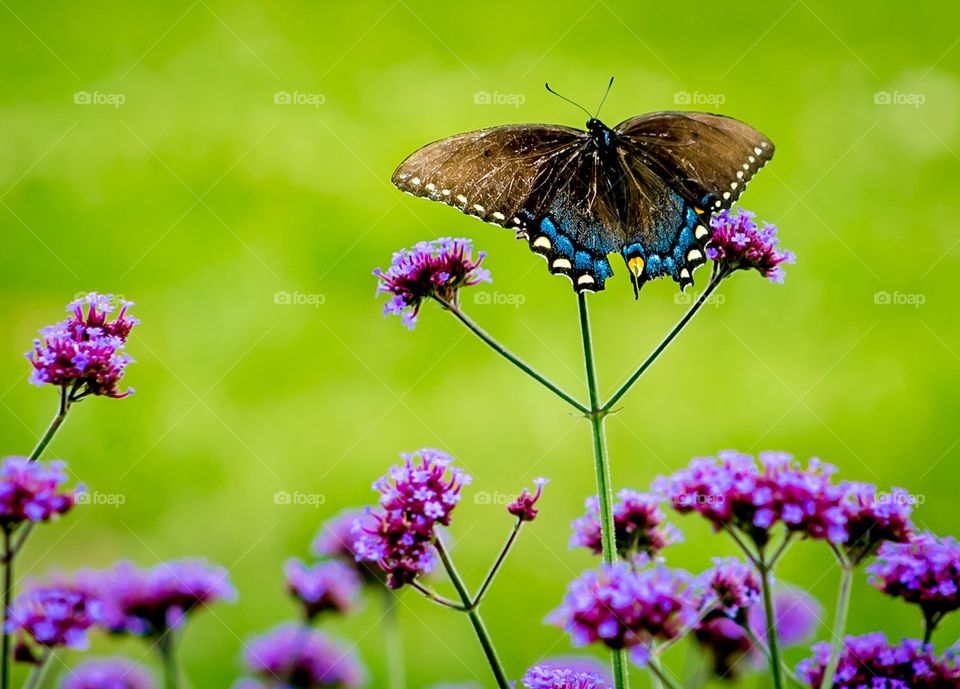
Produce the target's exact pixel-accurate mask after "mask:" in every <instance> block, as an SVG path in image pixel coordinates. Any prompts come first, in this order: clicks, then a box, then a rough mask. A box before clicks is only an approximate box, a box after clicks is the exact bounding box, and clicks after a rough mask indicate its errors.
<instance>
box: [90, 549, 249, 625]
mask: <svg viewBox="0 0 960 689" xmlns="http://www.w3.org/2000/svg"><path fill="white" fill-rule="evenodd" d="M76 582H77V585H78V586H80V587H82V588H84V589H85V590H88V591H91V592H93V593H94V594H95V595H97V596H98V597H99V599H100V601H101V603H102V604H103V612H104V619H103V625H104V626H105V627H107V629H109V630H110V631H112V632H115V633H126V634H134V635H137V636H159V635H161V634H163V633H164V632H166V631H167V630H168V629H176V628H178V627H180V626H181V625H182V624H183V623H184V622H185V620H186V618H187V616H188V615H190V614H191V613H193V612H195V611H197V610H200V609H201V608H203V607H206V606H208V605H210V604H212V603H215V602H217V601H220V600H226V601H233V600H235V599H236V595H237V593H236V590H235V589H234V588H233V585H232V584H231V583H230V579H229V578H228V576H227V572H226V570H225V569H223V568H222V567H215V566H212V565H210V564H208V563H207V562H205V561H203V560H173V561H170V562H161V563H160V564H158V565H155V566H153V567H151V568H149V569H141V568H139V567H136V566H135V565H133V563H130V562H118V563H117V564H116V565H114V566H113V568H112V569H109V570H106V571H93V570H85V571H81V572H80V573H78V575H77V577H76Z"/></svg>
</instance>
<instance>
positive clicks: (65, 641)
mask: <svg viewBox="0 0 960 689" xmlns="http://www.w3.org/2000/svg"><path fill="white" fill-rule="evenodd" d="M101 615H102V610H101V606H100V603H99V601H98V600H97V599H96V598H94V597H93V596H90V595H89V594H87V593H85V592H83V591H81V590H77V589H75V588H71V587H69V586H59V585H57V584H52V585H49V586H39V585H38V586H35V587H33V588H32V589H30V590H28V591H26V592H25V593H22V594H20V595H19V596H18V597H17V599H16V600H15V601H14V603H13V605H12V606H11V608H10V615H9V619H8V620H7V628H6V631H7V633H8V634H15V635H16V637H17V650H16V657H17V659H18V660H21V661H28V662H35V661H37V659H38V658H39V657H40V656H41V655H42V653H41V652H40V650H39V649H41V648H57V647H60V646H66V647H67V648H73V649H81V650H85V649H86V648H87V646H88V642H87V630H88V629H90V627H92V626H93V625H95V624H97V623H98V622H100V621H101Z"/></svg>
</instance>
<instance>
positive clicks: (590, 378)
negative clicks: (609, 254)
mask: <svg viewBox="0 0 960 689" xmlns="http://www.w3.org/2000/svg"><path fill="white" fill-rule="evenodd" d="M577 301H578V306H579V312H580V334H581V336H582V339H583V361H584V366H585V368H586V373H587V389H588V391H589V394H590V411H589V413H588V414H587V416H588V418H589V419H590V430H591V434H592V436H593V459H594V469H595V470H596V476H597V496H598V502H599V507H600V541H601V545H602V548H603V561H604V563H605V564H612V563H613V562H614V560H615V559H616V555H617V544H616V537H615V532H614V523H613V487H612V482H611V478H610V461H609V458H608V456H607V442H606V434H605V432H604V424H603V421H604V417H606V415H607V412H606V411H605V410H604V409H602V408H601V406H600V395H599V392H598V388H597V370H596V364H595V363H594V356H593V336H592V334H591V332H590V313H589V311H588V309H587V297H586V294H584V293H583V292H580V294H578V295H577ZM611 655H612V666H613V681H614V686H615V687H616V689H627V687H628V686H629V681H628V677H627V655H626V651H624V649H614V650H613V651H612V653H611Z"/></svg>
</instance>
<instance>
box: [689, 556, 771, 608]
mask: <svg viewBox="0 0 960 689" xmlns="http://www.w3.org/2000/svg"><path fill="white" fill-rule="evenodd" d="M713 564H714V566H713V568H711V569H708V570H707V571H706V572H704V573H703V574H702V575H701V582H702V584H701V585H702V586H703V588H704V590H705V591H706V592H707V600H705V601H704V604H703V606H702V607H706V606H708V605H715V606H717V607H718V608H719V609H720V610H721V611H722V612H723V613H724V614H725V615H727V616H728V617H730V618H733V619H738V618H740V617H741V616H742V615H745V614H746V613H747V611H748V610H749V609H750V608H751V607H752V606H753V605H754V604H756V603H757V602H758V601H759V600H760V577H759V576H758V575H757V572H756V570H754V568H753V567H752V566H750V565H748V564H746V563H744V562H741V561H740V560H738V559H737V558H735V557H727V558H714V560H713Z"/></svg>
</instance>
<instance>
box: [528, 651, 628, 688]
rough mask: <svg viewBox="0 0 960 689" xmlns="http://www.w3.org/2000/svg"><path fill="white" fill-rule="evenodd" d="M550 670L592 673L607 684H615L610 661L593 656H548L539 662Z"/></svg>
mask: <svg viewBox="0 0 960 689" xmlns="http://www.w3.org/2000/svg"><path fill="white" fill-rule="evenodd" d="M537 665H539V666H540V667H542V668H546V669H548V670H571V671H573V672H580V673H585V674H590V675H596V676H597V677H599V678H600V679H601V680H602V681H603V682H604V683H605V684H608V685H610V686H613V675H612V674H610V665H609V663H604V662H601V661H599V660H597V659H596V658H593V657H591V656H560V657H558V658H547V659H546V660H541V661H540V662H539V663H537Z"/></svg>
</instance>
